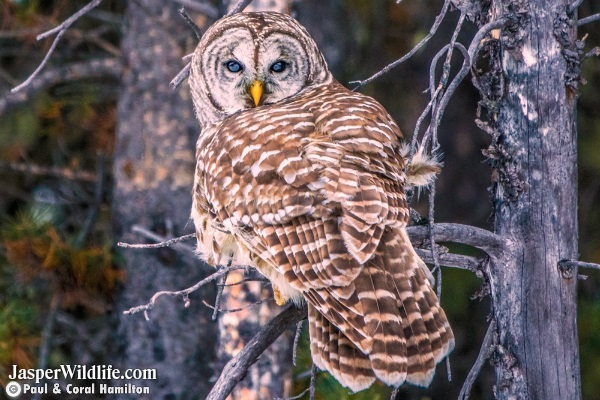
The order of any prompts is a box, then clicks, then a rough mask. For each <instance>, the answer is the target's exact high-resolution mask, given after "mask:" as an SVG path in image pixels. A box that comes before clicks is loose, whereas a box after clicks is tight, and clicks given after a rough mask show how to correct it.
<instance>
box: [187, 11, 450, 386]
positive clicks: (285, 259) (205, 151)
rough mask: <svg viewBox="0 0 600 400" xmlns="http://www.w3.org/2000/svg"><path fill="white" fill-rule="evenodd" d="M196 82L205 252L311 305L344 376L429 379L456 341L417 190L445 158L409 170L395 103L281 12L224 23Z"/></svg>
mask: <svg viewBox="0 0 600 400" xmlns="http://www.w3.org/2000/svg"><path fill="white" fill-rule="evenodd" d="M190 88H191V95H192V99H193V102H194V107H195V112H196V116H197V118H198V120H199V122H200V125H201V127H202V131H201V134H200V137H199V139H198V143H197V148H196V152H197V153H196V154H197V156H196V157H197V160H196V161H197V164H196V174H195V182H194V189H193V206H192V219H193V221H194V224H195V227H196V235H197V239H198V252H199V253H200V254H201V255H202V256H203V257H204V259H205V260H206V261H207V262H208V263H211V264H213V265H224V264H226V263H227V261H228V260H229V259H230V258H232V259H233V264H234V265H235V264H240V265H251V266H253V267H255V268H256V269H257V270H258V271H260V272H261V273H262V274H264V275H265V276H266V277H267V278H268V279H269V280H270V281H271V283H272V286H273V291H274V296H275V299H276V301H277V303H278V304H279V305H282V304H284V303H286V302H287V301H290V300H291V301H293V302H294V303H302V302H306V303H307V304H308V321H309V335H310V349H311V354H312V359H313V361H314V363H315V364H316V365H317V366H318V367H319V368H320V369H324V370H327V371H329V372H330V373H331V374H332V375H333V376H334V377H335V378H336V379H337V380H338V381H339V382H340V383H341V384H342V385H344V386H346V387H348V388H350V389H351V390H353V391H359V390H362V389H365V388H367V387H369V386H370V385H371V384H372V383H373V382H374V381H375V380H376V379H380V380H381V381H383V382H384V383H386V384H388V385H391V386H399V385H401V384H402V383H404V382H408V383H412V384H416V385H420V386H428V385H429V383H430V382H431V379H432V377H433V374H434V370H435V366H436V364H437V363H438V362H439V361H440V360H441V359H443V358H444V357H445V356H446V355H447V354H448V353H449V352H450V351H451V350H452V348H453V347H454V337H453V334H452V330H451V329H450V326H449V324H448V321H447V319H446V316H445V314H444V311H443V310H442V308H441V307H440V304H439V302H438V299H437V297H436V295H435V293H434V291H433V289H432V287H431V282H430V280H431V279H432V277H431V274H430V272H429V270H428V269H427V266H426V265H425V264H424V263H423V261H422V260H421V259H420V258H419V257H418V255H417V254H416V253H415V251H414V249H413V247H412V245H411V243H410V240H409V238H408V235H407V233H406V225H407V222H408V219H409V208H408V205H407V202H406V195H405V190H406V188H407V187H408V186H409V185H415V186H418V185H426V184H427V183H428V182H429V180H430V179H431V178H432V176H433V175H434V174H435V173H436V172H437V168H438V167H437V164H435V163H434V162H430V160H427V158H425V157H415V159H414V160H415V161H414V163H412V164H411V166H410V168H408V169H406V168H405V161H404V158H403V156H402V145H401V141H400V139H401V137H402V134H401V132H400V130H399V128H398V126H397V125H396V124H395V123H394V121H393V120H392V118H391V117H390V116H389V115H388V113H387V112H386V111H385V109H384V108H383V107H382V106H381V105H380V104H379V103H377V102H376V101H375V100H374V99H372V98H370V97H368V96H365V95H362V94H360V93H355V92H351V91H349V90H347V89H346V88H344V87H343V86H342V85H341V84H339V83H338V82H337V81H336V80H335V79H334V78H333V77H332V75H331V73H330V72H329V70H328V68H327V64H326V62H325V59H324V58H323V55H322V54H321V52H320V51H319V50H318V48H317V46H316V44H315V42H314V41H313V39H312V38H311V37H310V36H309V34H308V33H307V32H306V30H305V29H304V28H303V27H302V26H301V25H299V24H298V22H296V21H295V20H294V19H292V18H291V17H288V16H286V15H283V14H277V13H268V12H263V13H242V14H237V15H234V16H230V17H225V18H223V19H221V20H219V21H218V22H216V23H215V24H214V25H213V26H212V27H211V28H210V29H208V30H207V32H206V33H205V35H204V36H203V38H202V39H201V41H200V44H199V45H198V47H197V49H196V50H195V52H194V55H193V58H192V67H191V71H190ZM418 156H420V154H418ZM405 170H406V171H409V172H408V173H406V172H405Z"/></svg>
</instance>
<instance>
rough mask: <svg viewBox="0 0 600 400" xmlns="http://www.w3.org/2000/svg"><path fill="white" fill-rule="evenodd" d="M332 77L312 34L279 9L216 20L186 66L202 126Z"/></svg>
mask: <svg viewBox="0 0 600 400" xmlns="http://www.w3.org/2000/svg"><path fill="white" fill-rule="evenodd" d="M330 81H331V74H330V73H329V70H328V69H327V64H326V63H325V60H324V58H323V56H322V55H321V53H320V52H319V50H318V49H317V46H316V44H315V43H314V41H313V40H312V38H311V37H310V36H309V35H308V33H307V32H306V31H305V30H304V28H302V26H300V25H299V24H298V23H297V22H296V21H295V20H294V19H292V18H291V17H288V16H286V15H283V14H278V13H242V14H236V15H234V16H231V17H226V18H223V19H221V20H219V21H217V22H216V23H215V24H214V25H213V26H212V27H211V28H210V29H209V30H208V31H207V32H206V34H205V35H204V36H203V38H202V40H201V41H200V44H199V45H198V48H197V49H196V51H195V52H194V57H193V59H192V69H191V71H190V87H191V91H192V98H193V100H194V105H195V108H196V114H197V116H198V118H199V120H200V123H201V125H202V126H205V125H207V124H210V123H215V122H218V121H220V120H222V119H224V118H226V117H227V116H229V115H232V114H234V113H236V112H238V111H241V110H245V109H249V108H253V107H258V106H262V105H268V104H274V103H277V102H279V101H282V100H284V99H287V98H289V97H291V96H294V95H296V94H298V93H299V92H301V91H302V90H303V89H305V88H308V87H313V86H315V85H319V84H323V83H329V82H330Z"/></svg>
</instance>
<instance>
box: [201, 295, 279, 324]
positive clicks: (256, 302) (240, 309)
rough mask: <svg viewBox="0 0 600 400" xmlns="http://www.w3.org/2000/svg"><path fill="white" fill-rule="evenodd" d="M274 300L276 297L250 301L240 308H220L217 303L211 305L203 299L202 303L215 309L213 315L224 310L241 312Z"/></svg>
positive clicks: (224, 311)
mask: <svg viewBox="0 0 600 400" xmlns="http://www.w3.org/2000/svg"><path fill="white" fill-rule="evenodd" d="M273 300H274V299H262V300H258V301H255V302H254V303H250V304H248V305H245V306H244V307H240V308H218V307H217V305H216V304H215V305H214V306H211V305H210V304H208V303H207V302H206V300H202V303H203V304H204V305H205V306H206V307H208V308H210V309H211V310H214V314H213V315H216V314H217V313H219V312H222V313H233V312H239V311H243V310H247V309H248V308H250V307H254V306H257V305H259V304H262V303H266V302H268V301H273ZM215 319H216V318H215ZM213 321H214V320H213Z"/></svg>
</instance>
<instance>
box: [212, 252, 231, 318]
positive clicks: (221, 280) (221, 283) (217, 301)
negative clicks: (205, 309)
mask: <svg viewBox="0 0 600 400" xmlns="http://www.w3.org/2000/svg"><path fill="white" fill-rule="evenodd" d="M232 262H233V256H232V255H231V256H229V261H227V266H226V267H225V268H229V267H231V263H232ZM227 276H228V274H224V275H223V276H222V277H220V278H219V281H218V283H217V297H216V298H215V307H214V312H213V315H212V320H213V321H216V320H217V314H218V312H219V307H220V306H221V296H222V295H223V289H224V288H225V282H227Z"/></svg>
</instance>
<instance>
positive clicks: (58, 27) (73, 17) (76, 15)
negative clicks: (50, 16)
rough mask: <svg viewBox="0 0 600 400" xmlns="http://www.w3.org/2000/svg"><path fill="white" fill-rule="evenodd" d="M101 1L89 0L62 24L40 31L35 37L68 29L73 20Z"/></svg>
mask: <svg viewBox="0 0 600 400" xmlns="http://www.w3.org/2000/svg"><path fill="white" fill-rule="evenodd" d="M101 2H102V0H93V1H91V2H89V3H88V4H87V5H86V6H85V7H83V8H82V9H81V10H79V11H77V12H76V13H75V14H73V15H71V16H70V17H69V18H67V19H66V20H65V21H64V22H63V23H62V24H60V25H58V26H56V27H54V28H52V29H50V30H49V31H46V32H44V33H40V34H39V35H37V37H36V39H37V40H42V39H44V38H46V37H48V36H51V35H54V34H55V33H56V32H59V33H60V32H61V31H65V30H67V29H69V27H70V26H71V25H73V23H74V22H75V21H77V20H78V19H79V18H81V17H82V16H83V15H85V13H87V12H88V11H90V10H91V9H93V8H96V7H97V6H98V5H99V4H100V3H101Z"/></svg>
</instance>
